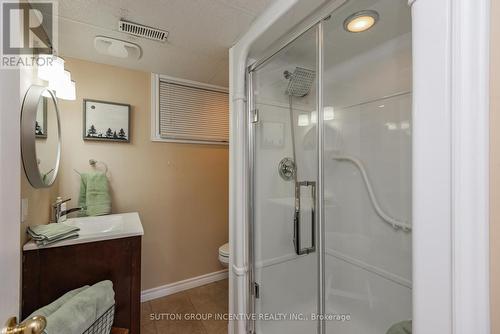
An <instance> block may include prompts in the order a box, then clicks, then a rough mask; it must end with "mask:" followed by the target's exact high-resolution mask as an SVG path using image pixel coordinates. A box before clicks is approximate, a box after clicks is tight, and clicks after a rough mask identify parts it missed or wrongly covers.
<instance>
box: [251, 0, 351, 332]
mask: <svg viewBox="0 0 500 334" xmlns="http://www.w3.org/2000/svg"><path fill="white" fill-rule="evenodd" d="M345 2H347V0H343V1H341V4H340V5H342V4H344V3H345ZM335 3H338V1H337V2H335ZM340 5H337V6H336V8H338V7H339V6H340ZM332 11H333V10H331V11H330V12H332ZM329 17H330V14H328V15H326V16H325V15H322V16H321V19H319V21H315V23H314V24H311V25H308V26H307V28H306V29H305V30H303V31H302V32H301V33H300V34H296V35H294V37H293V38H291V39H289V40H288V43H287V44H285V45H283V46H282V47H280V48H279V50H277V51H276V52H274V53H273V54H272V55H271V56H269V57H267V58H265V59H261V61H258V62H256V63H254V64H253V65H250V66H248V68H247V73H246V84H247V87H246V91H247V112H246V124H247V144H248V155H247V157H246V158H247V163H248V165H247V172H248V175H249V178H248V182H249V183H248V194H249V202H248V203H249V205H248V213H247V217H248V222H249V223H248V226H247V232H248V235H249V242H248V245H247V250H248V262H249V265H248V267H249V275H248V280H247V284H248V290H247V291H248V294H249V297H250V298H248V300H247V310H248V313H249V314H251V315H254V314H255V311H256V299H258V298H259V297H260V296H259V285H258V283H257V282H256V281H255V270H256V264H255V228H254V226H255V216H254V203H255V189H254V182H255V167H254V163H255V124H256V123H258V118H255V117H254V115H257V114H258V111H257V108H256V105H255V100H254V94H253V93H254V89H253V73H254V72H255V71H256V70H258V69H259V67H260V66H261V65H263V64H264V63H266V62H267V61H268V60H270V59H272V58H273V57H274V56H275V55H276V54H278V53H279V51H281V50H282V49H284V48H285V47H287V46H288V45H289V44H291V43H293V42H294V41H295V40H296V39H297V38H299V37H300V36H301V35H302V34H304V33H306V32H307V31H308V30H310V29H313V28H314V27H316V28H317V30H316V51H317V68H316V73H318V75H317V79H316V80H317V87H318V89H317V92H316V99H317V103H316V104H317V106H318V130H317V142H318V145H317V148H316V150H317V157H318V166H317V183H316V187H315V188H316V193H315V206H316V208H317V214H316V215H315V221H314V222H313V226H316V231H317V233H316V236H315V237H316V245H317V247H315V249H316V250H317V261H318V275H317V277H318V280H317V284H318V288H317V313H318V314H319V315H322V314H324V313H325V298H324V295H325V293H324V292H325V272H324V271H325V270H324V268H325V256H326V250H325V243H324V212H323V211H324V210H323V204H322V201H323V199H324V190H323V184H322V182H323V159H324V158H323V154H322V152H321V151H322V150H323V146H324V145H323V141H324V138H323V137H324V134H323V129H322V128H323V118H324V117H323V112H324V111H323V101H322V99H323V73H322V71H323V21H324V20H325V19H328V18H329ZM246 327H247V333H249V334H256V332H255V320H254V319H252V318H249V320H248V321H247V326H246ZM317 333H319V334H324V333H325V320H324V317H318V320H317Z"/></svg>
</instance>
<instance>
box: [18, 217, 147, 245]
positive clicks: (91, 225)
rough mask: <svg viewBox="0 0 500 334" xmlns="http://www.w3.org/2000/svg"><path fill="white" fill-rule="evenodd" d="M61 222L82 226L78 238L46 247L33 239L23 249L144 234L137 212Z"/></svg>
mask: <svg viewBox="0 0 500 334" xmlns="http://www.w3.org/2000/svg"><path fill="white" fill-rule="evenodd" d="M61 224H67V225H71V226H78V227H79V228H80V231H78V233H79V236H78V238H76V239H71V240H63V241H60V242H56V243H54V244H51V245H48V246H44V247H43V246H41V247H39V246H37V245H36V243H35V242H34V241H33V240H30V241H29V242H27V243H26V244H25V245H24V246H23V250H25V251H27V250H35V249H43V248H53V247H62V246H70V245H77V244H83V243H88V242H95V241H103V240H111V239H120V238H128V237H133V236H140V235H144V229H143V228H142V223H141V219H140V218H139V214H138V213H137V212H130V213H119V214H114V215H106V216H97V217H81V218H69V219H67V220H66V221H65V222H63V223H61Z"/></svg>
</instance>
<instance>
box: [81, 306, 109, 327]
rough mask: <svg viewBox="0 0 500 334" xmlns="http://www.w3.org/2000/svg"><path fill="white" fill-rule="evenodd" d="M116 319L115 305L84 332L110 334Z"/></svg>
mask: <svg viewBox="0 0 500 334" xmlns="http://www.w3.org/2000/svg"><path fill="white" fill-rule="evenodd" d="M114 319H115V305H113V306H111V307H110V308H109V309H108V310H107V311H106V312H104V314H103V315H101V316H100V317H99V318H98V319H97V320H96V321H95V322H94V323H93V324H92V325H91V326H90V327H89V328H88V329H87V330H86V331H85V332H83V333H82V334H109V333H111V327H112V326H113V322H114Z"/></svg>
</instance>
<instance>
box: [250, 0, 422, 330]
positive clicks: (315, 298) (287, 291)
mask: <svg viewBox="0 0 500 334" xmlns="http://www.w3.org/2000/svg"><path fill="white" fill-rule="evenodd" d="M411 59H412V58H411V16H410V8H409V7H408V5H407V1H406V0H369V1H368V0H351V1H347V2H346V3H345V4H344V5H342V6H341V7H339V8H337V9H336V10H335V11H334V12H333V13H331V15H330V16H328V17H327V18H325V19H323V20H321V21H320V22H318V23H316V24H315V25H314V26H312V27H310V28H309V29H308V30H307V31H305V32H304V33H302V34H301V35H300V36H298V37H296V38H294V39H293V40H292V41H291V42H290V43H288V44H287V45H286V46H284V47H282V48H279V49H278V50H276V52H274V53H273V54H272V56H269V57H266V58H263V59H261V60H259V61H257V62H255V63H254V64H253V65H251V66H250V67H249V71H248V75H247V78H248V80H247V86H248V89H249V91H248V106H249V110H248V111H249V113H250V124H249V131H248V132H249V147H250V155H249V169H250V176H251V180H250V197H251V206H250V226H249V229H250V231H249V234H250V244H249V260H250V266H251V270H250V275H249V277H250V279H249V285H250V289H251V298H250V299H249V309H250V312H251V313H253V314H255V317H254V319H253V320H252V321H249V322H248V326H249V328H248V330H249V331H250V332H251V333H253V332H254V333H259V334H260V333H335V334H348V333H353V334H362V333H363V334H364V333H370V334H372V333H373V334H386V333H392V331H394V333H400V332H397V330H398V329H399V330H401V333H406V332H404V331H403V330H406V331H407V332H408V331H409V332H411V317H412V306H411V305H412V298H411V296H412V272H411V269H412V256H411V241H412V238H411V236H412V225H411V221H410V218H411V156H412V155H411V152H412V151H411V139H412V136H411V126H412V121H411V111H412V103H411V101H412V93H411V91H412V87H411V82H412V77H411V76H412V72H411V68H412V64H411ZM391 328H392V329H391Z"/></svg>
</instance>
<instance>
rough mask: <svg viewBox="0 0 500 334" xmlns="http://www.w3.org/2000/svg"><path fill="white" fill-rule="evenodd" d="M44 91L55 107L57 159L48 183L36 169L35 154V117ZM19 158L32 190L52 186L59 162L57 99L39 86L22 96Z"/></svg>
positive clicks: (49, 91)
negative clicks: (20, 157)
mask: <svg viewBox="0 0 500 334" xmlns="http://www.w3.org/2000/svg"><path fill="white" fill-rule="evenodd" d="M45 91H47V92H48V93H49V94H50V98H52V102H53V103H54V106H55V113H56V119H57V135H58V138H57V158H56V160H57V161H56V165H55V167H54V172H53V173H52V178H50V181H49V182H48V183H44V182H43V180H42V175H41V174H40V171H39V169H38V157H37V154H36V135H35V125H36V115H37V112H38V105H39V103H40V100H41V99H42V98H44V96H43V95H42V94H43V93H44V92H45ZM21 156H22V160H23V166H24V172H25V173H26V177H27V178H28V181H29V183H30V184H31V186H33V188H37V189H39V188H49V187H50V186H52V185H53V184H54V182H55V180H56V178H57V174H58V172H59V164H60V161H61V121H60V118H59V106H58V105H57V98H56V96H55V95H54V93H53V92H52V91H51V90H49V89H47V87H43V86H39V85H31V86H30V88H28V91H27V92H26V94H25V95H24V100H23V106H22V109H21Z"/></svg>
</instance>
